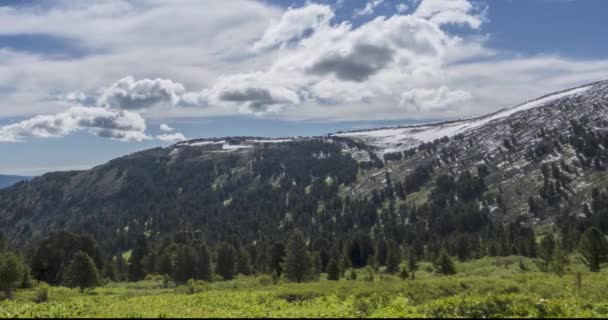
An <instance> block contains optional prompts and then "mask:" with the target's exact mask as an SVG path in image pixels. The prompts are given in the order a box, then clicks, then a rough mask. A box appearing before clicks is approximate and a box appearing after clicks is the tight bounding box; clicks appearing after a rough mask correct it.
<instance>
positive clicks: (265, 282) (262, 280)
mask: <svg viewBox="0 0 608 320" xmlns="http://www.w3.org/2000/svg"><path fill="white" fill-rule="evenodd" d="M258 282H259V283H260V285H262V286H269V285H272V284H273V283H274V281H273V280H272V278H271V277H269V276H266V275H264V276H261V277H259V278H258Z"/></svg>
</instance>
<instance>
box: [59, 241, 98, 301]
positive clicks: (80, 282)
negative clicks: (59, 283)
mask: <svg viewBox="0 0 608 320" xmlns="http://www.w3.org/2000/svg"><path fill="white" fill-rule="evenodd" d="M65 279H66V284H67V286H68V287H70V288H79V289H80V292H81V293H82V292H84V289H87V288H94V287H97V286H98V285H99V284H100V283H101V279H100V277H99V271H98V270H97V267H96V266H95V263H94V262H93V260H92V259H91V257H89V255H88V254H86V253H85V252H82V251H78V252H77V253H76V254H75V255H74V259H72V262H71V263H70V265H69V266H68V268H67V269H66V276H65Z"/></svg>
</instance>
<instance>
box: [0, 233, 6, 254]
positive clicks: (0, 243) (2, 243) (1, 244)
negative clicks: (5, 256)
mask: <svg viewBox="0 0 608 320" xmlns="http://www.w3.org/2000/svg"><path fill="white" fill-rule="evenodd" d="M5 250H6V239H5V238H4V234H3V233H2V232H0V253H2V252H4V251H5Z"/></svg>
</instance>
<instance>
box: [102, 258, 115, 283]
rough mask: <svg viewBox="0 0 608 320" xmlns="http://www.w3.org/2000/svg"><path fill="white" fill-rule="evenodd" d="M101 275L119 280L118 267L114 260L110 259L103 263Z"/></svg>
mask: <svg viewBox="0 0 608 320" xmlns="http://www.w3.org/2000/svg"><path fill="white" fill-rule="evenodd" d="M101 276H102V277H103V278H104V279H109V280H110V281H118V270H117V268H116V263H114V260H112V259H110V260H108V261H106V263H104V264H103V269H102V271H101Z"/></svg>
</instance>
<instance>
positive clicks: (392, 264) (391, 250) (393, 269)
mask: <svg viewBox="0 0 608 320" xmlns="http://www.w3.org/2000/svg"><path fill="white" fill-rule="evenodd" d="M400 263H401V251H400V250H399V247H398V246H397V244H396V243H395V242H394V241H391V242H389V244H388V245H387V257H386V272H387V273H391V274H395V273H397V272H399V264H400Z"/></svg>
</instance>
